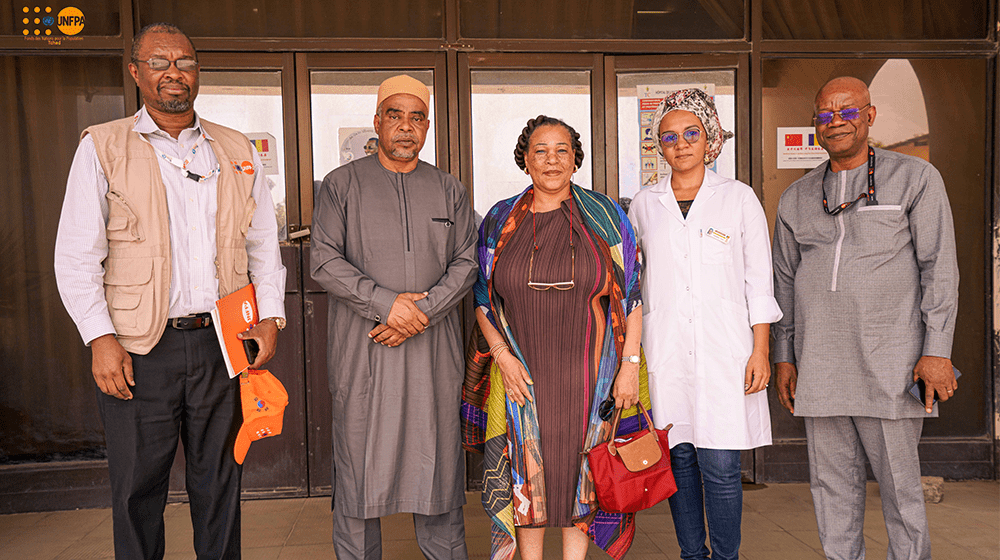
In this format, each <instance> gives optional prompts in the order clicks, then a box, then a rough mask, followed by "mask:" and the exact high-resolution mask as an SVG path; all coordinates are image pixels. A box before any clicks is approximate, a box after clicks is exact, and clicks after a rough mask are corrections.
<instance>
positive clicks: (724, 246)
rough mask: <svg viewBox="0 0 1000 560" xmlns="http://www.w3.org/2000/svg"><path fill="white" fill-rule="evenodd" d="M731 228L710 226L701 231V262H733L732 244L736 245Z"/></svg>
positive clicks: (724, 263)
mask: <svg viewBox="0 0 1000 560" xmlns="http://www.w3.org/2000/svg"><path fill="white" fill-rule="evenodd" d="M732 230H733V228H731V227H728V226H710V227H707V228H704V229H702V232H701V262H702V264H714V265H719V264H721V265H728V264H732V262H733V246H735V245H737V244H738V243H736V240H735V239H734V237H735V236H734V235H733V231H732Z"/></svg>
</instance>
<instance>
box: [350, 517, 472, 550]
mask: <svg viewBox="0 0 1000 560" xmlns="http://www.w3.org/2000/svg"><path fill="white" fill-rule="evenodd" d="M413 529H414V531H415V532H416V534H417V545H418V546H419V547H420V551H421V552H423V553H424V556H426V557H427V558H428V560H468V558H469V551H468V549H466V546H465V516H464V515H463V514H462V508H460V507H458V508H455V509H453V510H451V511H449V512H446V513H442V514H440V515H420V514H419V513H414V514H413ZM333 551H334V552H335V553H336V554H337V560H361V559H364V560H381V558H382V520H381V519H379V518H378V517H376V518H374V519H358V518H356V517H347V516H344V515H341V514H340V512H339V510H338V509H337V507H334V508H333Z"/></svg>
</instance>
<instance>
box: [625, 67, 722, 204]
mask: <svg viewBox="0 0 1000 560" xmlns="http://www.w3.org/2000/svg"><path fill="white" fill-rule="evenodd" d="M735 79H736V73H735V72H734V71H732V70H724V71H711V72H649V73H628V74H619V75H618V196H619V197H622V198H632V197H633V196H635V194H636V193H637V192H639V190H641V189H643V188H646V187H649V186H652V185H654V184H656V182H657V181H659V180H660V179H662V178H663V176H664V175H665V174H669V171H670V166H668V165H667V162H666V161H665V160H664V159H663V158H662V157H660V155H659V153H658V152H657V150H656V136H657V134H656V132H657V131H654V130H652V122H651V118H652V114H653V112H654V111H655V110H656V107H657V105H659V100H660V99H662V98H663V97H664V95H665V94H666V93H669V92H671V91H676V90H679V89H683V88H686V87H699V88H702V89H704V90H705V91H706V92H708V93H709V94H710V95H714V96H715V107H716V110H718V112H719V120H720V121H721V122H722V128H723V129H724V130H728V131H729V132H732V133H733V134H736V133H737V131H736V95H735V88H734V86H733V83H734V82H735ZM640 123H641V124H640ZM738 137H739V135H738V134H737V135H736V136H735V137H734V138H732V139H730V140H729V141H727V142H726V143H725V145H724V146H723V148H722V153H721V154H720V155H719V157H718V159H716V160H715V163H713V164H712V166H711V167H710V169H712V171H715V172H716V173H718V174H720V175H722V176H723V177H728V178H730V179H735V178H736V138H738Z"/></svg>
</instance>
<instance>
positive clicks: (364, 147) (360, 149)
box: [337, 126, 378, 165]
mask: <svg viewBox="0 0 1000 560" xmlns="http://www.w3.org/2000/svg"><path fill="white" fill-rule="evenodd" d="M337 139H338V145H339V146H340V165H344V164H345V163H348V162H351V161H354V160H356V159H361V158H363V157H365V156H370V155H372V154H374V153H375V152H377V151H378V135H376V134H375V129H374V128H372V127H370V126H367V127H341V128H340V129H338V130H337Z"/></svg>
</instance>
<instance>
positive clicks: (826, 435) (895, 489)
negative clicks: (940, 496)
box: [805, 416, 931, 560]
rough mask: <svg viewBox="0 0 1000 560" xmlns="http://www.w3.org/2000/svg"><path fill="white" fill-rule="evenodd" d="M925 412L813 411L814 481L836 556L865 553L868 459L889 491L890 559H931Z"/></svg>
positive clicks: (858, 557)
mask: <svg viewBox="0 0 1000 560" xmlns="http://www.w3.org/2000/svg"><path fill="white" fill-rule="evenodd" d="M923 423H924V421H923V419H922V418H904V419H900V420H884V419H881V418H867V417H862V416H834V417H829V418H809V417H807V418H805V424H806V437H807V438H808V447H809V485H810V488H811V490H812V496H813V507H814V508H815V509H816V522H817V524H818V525H819V539H820V542H821V543H822V544H823V552H824V553H825V554H826V557H827V558H829V559H831V560H863V559H864V557H865V538H864V521H865V483H866V480H867V476H866V474H865V458H866V457H867V458H868V462H869V463H871V466H872V471H874V473H875V479H876V480H877V481H878V486H879V493H880V494H881V497H882V514H883V516H884V517H885V528H886V533H887V534H888V536H889V551H888V556H887V560H930V557H931V540H930V533H929V531H928V528H927V513H926V510H925V509H924V494H923V489H922V487H921V485H920V459H919V458H918V457H917V443H918V442H919V441H920V431H921V429H922V428H923Z"/></svg>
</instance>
